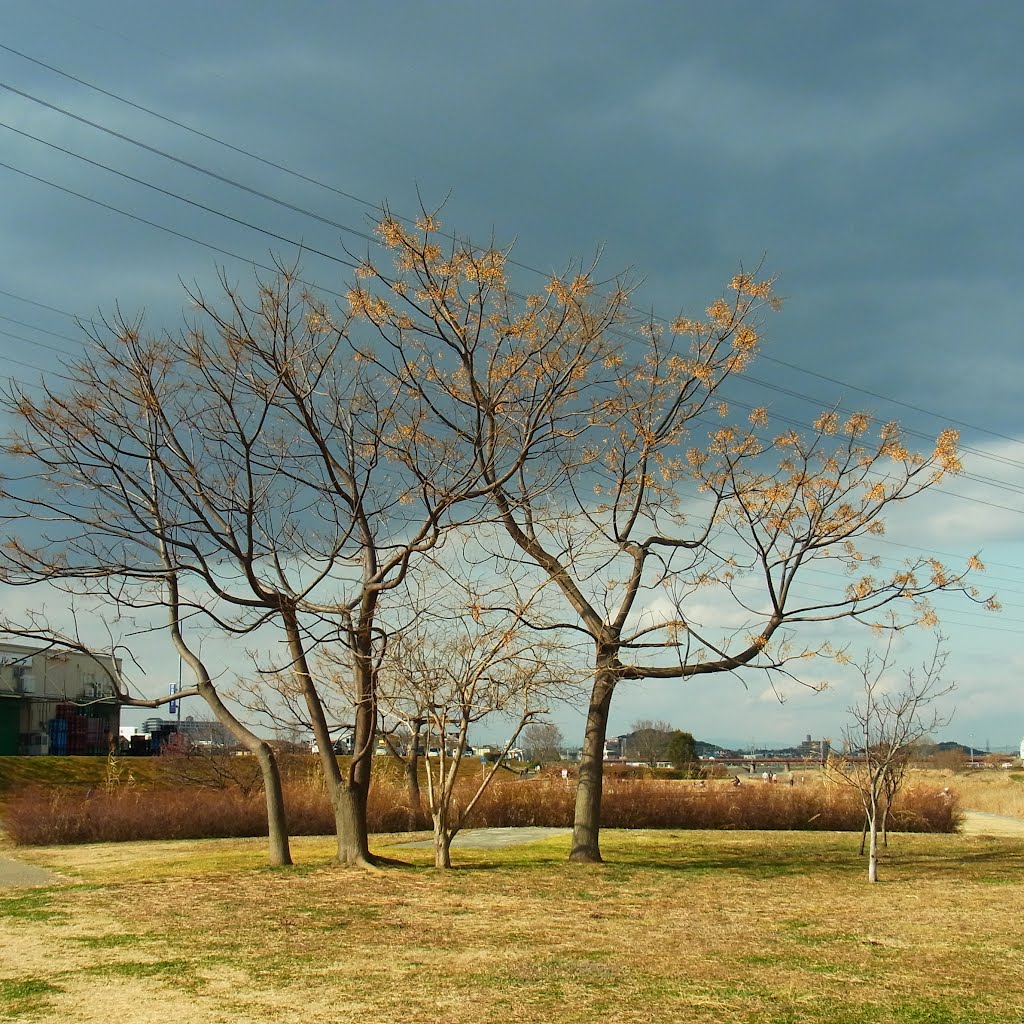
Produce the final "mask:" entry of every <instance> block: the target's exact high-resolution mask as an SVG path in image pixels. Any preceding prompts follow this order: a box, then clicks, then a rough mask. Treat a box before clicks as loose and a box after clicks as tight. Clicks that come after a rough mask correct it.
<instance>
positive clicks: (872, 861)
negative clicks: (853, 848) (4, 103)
mask: <svg viewBox="0 0 1024 1024" xmlns="http://www.w3.org/2000/svg"><path fill="white" fill-rule="evenodd" d="M870 818H871V821H870V824H871V828H870V833H871V840H870V845H869V846H868V881H869V882H877V881H878V805H877V804H875V803H874V802H872V805H871V815H870Z"/></svg>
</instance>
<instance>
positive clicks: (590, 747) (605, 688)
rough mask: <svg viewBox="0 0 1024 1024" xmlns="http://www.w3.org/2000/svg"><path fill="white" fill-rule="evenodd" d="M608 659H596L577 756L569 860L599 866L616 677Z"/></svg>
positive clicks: (611, 659) (610, 659) (611, 661)
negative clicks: (606, 743)
mask: <svg viewBox="0 0 1024 1024" xmlns="http://www.w3.org/2000/svg"><path fill="white" fill-rule="evenodd" d="M613 662H614V659H613V658H612V657H610V656H607V657H603V658H602V657H600V656H599V658H598V668H597V671H596V673H595V675H594V688H593V690H592V692H591V695H590V707H589V708H588V710H587V728H586V732H585V733H584V736H583V750H582V751H581V753H580V778H579V783H578V784H577V786H576V815H575V819H574V821H573V832H572V850H571V851H570V853H569V860H571V861H581V862H583V863H589V864H600V863H601V846H600V829H601V793H602V787H603V784H604V741H605V737H606V736H607V733H608V715H609V712H610V711H611V706H612V693H613V692H614V691H615V683H616V682H617V678H618V677H617V675H616V673H615V670H614V668H613V667H612V665H613Z"/></svg>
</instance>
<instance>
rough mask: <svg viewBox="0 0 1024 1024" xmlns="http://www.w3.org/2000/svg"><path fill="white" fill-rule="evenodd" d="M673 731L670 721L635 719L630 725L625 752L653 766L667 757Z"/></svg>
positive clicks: (630, 756) (628, 755)
mask: <svg viewBox="0 0 1024 1024" xmlns="http://www.w3.org/2000/svg"><path fill="white" fill-rule="evenodd" d="M674 732H675V729H673V727H672V725H671V723H670V722H665V721H661V722H655V721H652V720H651V719H649V718H644V719H641V720H639V721H636V722H634V723H633V724H632V725H631V726H630V734H629V736H628V737H627V738H626V750H625V754H626V756H627V757H629V758H635V759H636V760H638V761H643V762H644V763H646V764H649V765H650V766H651V767H652V768H655V767H657V764H658V762H659V761H664V760H666V759H667V758H668V748H669V743H670V742H671V740H672V735H673V733H674Z"/></svg>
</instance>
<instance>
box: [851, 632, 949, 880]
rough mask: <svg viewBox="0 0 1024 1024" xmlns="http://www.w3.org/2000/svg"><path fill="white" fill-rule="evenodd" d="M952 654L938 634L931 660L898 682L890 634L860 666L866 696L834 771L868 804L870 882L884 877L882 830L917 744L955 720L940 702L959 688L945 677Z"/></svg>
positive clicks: (853, 713) (857, 708)
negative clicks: (881, 870)
mask: <svg viewBox="0 0 1024 1024" xmlns="http://www.w3.org/2000/svg"><path fill="white" fill-rule="evenodd" d="M946 657H947V655H946V653H945V651H944V650H943V647H942V638H941V637H938V638H937V639H936V644H935V650H934V652H933V654H932V656H931V658H930V660H929V661H927V662H926V663H925V664H923V665H922V666H921V667H920V668H919V669H918V670H916V671H915V670H914V669H906V670H905V671H904V672H903V674H902V681H901V682H900V683H896V682H895V681H894V679H893V678H892V669H893V652H892V635H891V634H890V636H889V637H888V642H887V644H886V646H885V649H884V650H883V652H882V653H881V654H875V653H873V652H868V654H867V655H866V656H865V657H864V659H863V661H862V662H861V663H860V664H859V665H858V666H857V674H858V676H859V678H860V681H861V685H862V690H861V696H860V700H859V701H858V702H857V703H856V704H854V705H853V706H852V707H851V708H850V709H849V714H850V724H849V726H848V727H847V728H846V729H845V730H844V731H843V738H844V740H845V742H846V745H847V746H848V748H849V750H850V756H849V757H848V758H847V759H845V760H839V761H837V763H836V765H835V767H833V769H832V770H833V772H834V773H835V774H837V775H839V777H841V778H842V779H843V781H845V782H846V783H848V784H849V785H851V786H852V787H853V788H854V789H855V790H856V791H857V793H858V795H859V797H860V799H861V802H862V804H863V806H864V820H865V831H866V832H867V835H868V881H869V882H877V881H878V836H879V832H880V831H881V832H882V834H883V836H885V834H886V832H887V828H888V821H889V814H890V812H891V810H892V807H893V804H894V803H895V801H896V798H897V796H898V795H899V792H900V789H901V788H902V785H903V782H904V779H905V777H906V770H907V765H908V763H909V760H910V758H911V756H912V755H913V752H914V747H915V745H916V744H917V743H918V742H919V741H920V740H921V739H922V738H924V737H925V736H927V735H928V734H929V733H930V732H932V731H933V730H934V729H939V728H941V727H943V726H945V725H948V724H949V721H950V718H951V715H950V714H948V713H945V712H944V711H942V709H941V708H939V707H938V706H937V704H938V703H939V702H940V701H941V700H942V698H944V697H946V696H947V695H948V694H949V693H950V692H951V691H952V690H953V684H951V683H946V682H944V681H943V670H944V669H945V666H946ZM863 852H864V838H863V836H862V837H861V853H862V854H863Z"/></svg>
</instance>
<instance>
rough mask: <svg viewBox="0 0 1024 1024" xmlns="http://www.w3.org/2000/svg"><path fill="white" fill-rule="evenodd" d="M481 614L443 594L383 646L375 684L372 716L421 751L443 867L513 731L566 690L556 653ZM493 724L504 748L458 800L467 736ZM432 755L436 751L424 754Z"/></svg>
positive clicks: (463, 599) (516, 618)
mask: <svg viewBox="0 0 1024 1024" xmlns="http://www.w3.org/2000/svg"><path fill="white" fill-rule="evenodd" d="M525 608H526V604H524V606H523V607H522V608H521V609H520V613H519V614H517V613H512V614H509V613H508V612H507V611H506V610H504V609H501V610H495V609H490V608H487V607H485V603H484V600H483V599H482V598H481V597H480V596H479V595H478V594H474V593H472V592H471V591H470V590H469V589H464V590H462V591H461V593H459V591H455V593H454V594H453V593H452V591H449V596H448V598H447V599H446V600H445V601H444V602H440V603H438V602H435V603H434V604H432V605H431V607H430V608H429V609H424V614H422V615H421V616H419V617H418V618H417V619H416V621H415V623H414V624H413V625H412V626H411V627H410V628H408V629H406V630H404V631H402V632H401V633H398V634H397V635H395V636H393V637H392V638H391V640H390V642H389V644H388V648H387V653H386V654H385V656H384V658H383V660H382V664H381V668H380V678H379V681H378V693H379V700H380V706H381V711H382V713H383V715H384V717H386V718H391V719H392V720H393V721H396V722H398V723H400V724H401V726H403V727H404V730H403V731H404V732H405V733H406V734H407V735H410V736H412V737H413V743H414V744H415V743H416V741H417V739H418V737H419V736H420V735H421V734H422V735H423V736H424V737H425V742H426V743H427V744H428V745H429V746H430V748H431V749H430V750H429V751H428V753H429V754H430V756H428V757H426V758H424V759H423V762H424V764H425V781H426V800H427V805H428V807H429V810H430V816H431V819H432V822H433V831H434V865H435V867H438V868H448V867H451V852H450V850H451V843H452V840H453V839H454V838H455V836H456V835H457V834H458V832H459V831H460V830H461V829H462V827H463V825H464V824H465V821H466V819H467V817H468V816H469V814H470V813H471V812H472V810H473V808H474V807H475V806H476V805H477V803H478V802H479V800H480V798H481V797H482V796H483V794H484V792H485V791H486V790H487V787H488V786H489V785H490V783H491V782H492V780H493V779H494V777H495V775H496V774H497V772H498V771H499V770H500V769H501V767H502V766H503V764H504V762H505V759H506V757H507V756H508V753H509V751H510V750H511V749H512V747H513V746H515V744H516V741H517V740H518V738H519V736H520V734H521V733H522V731H523V729H524V728H526V727H527V726H528V725H529V724H530V723H531V722H532V721H534V719H536V718H538V717H539V716H541V715H543V714H546V713H547V712H548V710H549V708H550V705H551V702H552V701H553V700H555V699H558V698H559V697H564V696H565V695H566V694H567V692H568V689H569V683H568V678H569V669H568V665H567V660H566V657H565V654H566V651H565V648H563V647H560V646H559V644H558V642H557V641H556V640H546V641H545V640H541V641H538V639H537V637H536V635H534V634H533V632H532V630H530V629H528V628H526V627H525V626H524V623H523V617H522V614H521V612H524V611H525ZM496 718H502V719H504V720H505V721H506V722H507V728H508V733H507V735H508V739H507V741H506V742H505V744H504V746H503V747H502V749H501V750H500V752H499V753H498V756H497V757H496V758H495V759H494V760H493V761H490V762H489V763H487V764H486V765H484V764H482V765H481V774H480V777H479V781H478V782H477V784H476V787H475V789H473V790H472V792H471V793H470V794H469V795H468V796H465V795H464V794H463V793H461V792H460V791H459V790H460V783H463V784H464V783H465V781H466V777H465V775H464V774H463V775H462V776H460V772H459V768H460V766H461V764H462V762H463V758H464V756H465V753H466V751H467V748H468V744H469V732H470V729H471V728H472V727H473V726H474V725H478V724H479V723H481V722H483V721H484V720H490V721H492V722H493V721H494V719H496ZM434 747H436V750H435V749H434Z"/></svg>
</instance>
